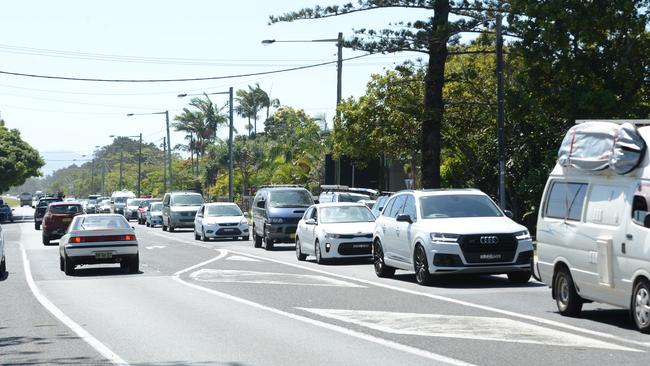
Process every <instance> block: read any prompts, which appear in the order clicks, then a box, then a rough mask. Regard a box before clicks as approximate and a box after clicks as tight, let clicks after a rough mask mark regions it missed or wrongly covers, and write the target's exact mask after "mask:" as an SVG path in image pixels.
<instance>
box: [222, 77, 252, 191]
mask: <svg viewBox="0 0 650 366" xmlns="http://www.w3.org/2000/svg"><path fill="white" fill-rule="evenodd" d="M228 93H229V97H230V100H229V101H228V105H230V111H229V114H230V131H229V132H228V201H230V202H232V200H233V194H232V132H233V131H232V130H233V107H232V103H233V100H232V99H233V98H232V86H231V87H230V89H229V90H228ZM255 137H257V136H255Z"/></svg>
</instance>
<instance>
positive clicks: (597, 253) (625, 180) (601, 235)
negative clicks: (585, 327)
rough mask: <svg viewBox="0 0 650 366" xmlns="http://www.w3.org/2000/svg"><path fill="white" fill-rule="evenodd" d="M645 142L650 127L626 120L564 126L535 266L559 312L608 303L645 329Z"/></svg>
mask: <svg viewBox="0 0 650 366" xmlns="http://www.w3.org/2000/svg"><path fill="white" fill-rule="evenodd" d="M649 142H650V127H639V128H637V127H636V126H634V125H632V124H629V123H624V124H621V123H613V122H605V121H603V122H586V123H580V124H576V125H575V126H573V127H572V128H571V129H569V131H568V132H567V134H566V136H565V138H564V141H563V142H562V146H561V147H560V151H559V159H558V162H557V164H556V165H555V167H554V169H553V171H552V172H551V173H550V175H549V177H548V181H547V183H546V188H545V189H544V194H543V196H542V200H541V203H540V206H539V208H540V209H539V215H538V219H537V261H536V268H537V269H538V270H539V276H540V278H541V281H542V282H544V283H545V284H547V285H548V286H550V287H551V296H552V297H553V299H554V300H555V302H556V305H557V309H558V311H559V313H560V314H562V315H565V316H577V315H579V314H580V312H581V311H582V305H583V303H587V302H592V301H595V302H600V303H607V304H610V305H613V306H616V307H620V308H623V309H628V310H629V312H630V317H631V319H632V320H633V322H634V324H635V325H636V328H637V329H638V330H639V331H641V332H643V333H650V256H649V255H648V254H649V253H650V215H649V213H650V210H649V207H650V170H648V166H649V165H650V162H649V161H648V153H647V151H646V149H647V145H648V143H649ZM593 316H595V315H593V314H591V315H590V317H593Z"/></svg>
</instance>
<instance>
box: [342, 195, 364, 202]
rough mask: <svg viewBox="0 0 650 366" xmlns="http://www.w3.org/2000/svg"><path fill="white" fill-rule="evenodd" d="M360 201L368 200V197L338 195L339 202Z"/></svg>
mask: <svg viewBox="0 0 650 366" xmlns="http://www.w3.org/2000/svg"><path fill="white" fill-rule="evenodd" d="M361 200H370V196H368V195H365V194H358V193H341V194H339V202H359V201H361Z"/></svg>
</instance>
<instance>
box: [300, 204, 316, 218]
mask: <svg viewBox="0 0 650 366" xmlns="http://www.w3.org/2000/svg"><path fill="white" fill-rule="evenodd" d="M313 210H314V208H313V207H310V208H309V209H307V211H305V214H304V215H302V219H303V220H307V219H309V217H310V216H311V212H312V211H313Z"/></svg>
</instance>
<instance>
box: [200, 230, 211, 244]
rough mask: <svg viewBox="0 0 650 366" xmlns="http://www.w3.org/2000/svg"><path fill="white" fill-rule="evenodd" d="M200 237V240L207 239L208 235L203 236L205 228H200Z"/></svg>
mask: <svg viewBox="0 0 650 366" xmlns="http://www.w3.org/2000/svg"><path fill="white" fill-rule="evenodd" d="M200 239H201V241H208V240H209V239H208V237H207V236H205V229H204V228H201V238H200Z"/></svg>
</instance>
